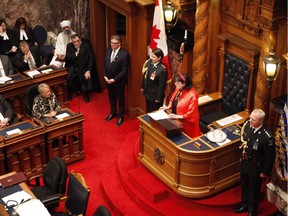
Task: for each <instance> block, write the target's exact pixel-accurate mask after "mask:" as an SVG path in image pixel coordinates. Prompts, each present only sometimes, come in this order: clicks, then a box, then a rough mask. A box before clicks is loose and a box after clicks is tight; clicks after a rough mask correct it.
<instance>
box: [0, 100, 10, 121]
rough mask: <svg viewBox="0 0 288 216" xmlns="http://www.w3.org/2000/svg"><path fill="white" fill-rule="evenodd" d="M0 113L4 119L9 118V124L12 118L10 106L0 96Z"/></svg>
mask: <svg viewBox="0 0 288 216" xmlns="http://www.w3.org/2000/svg"><path fill="white" fill-rule="evenodd" d="M0 112H1V114H2V115H3V117H4V118H9V119H10V120H9V122H10V121H11V120H12V118H13V110H12V108H11V106H10V104H9V103H8V102H7V101H6V99H5V98H4V97H3V96H2V95H0Z"/></svg>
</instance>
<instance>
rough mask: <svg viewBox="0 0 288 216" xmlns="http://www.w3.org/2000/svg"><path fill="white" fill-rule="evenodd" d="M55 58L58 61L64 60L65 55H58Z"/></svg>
mask: <svg viewBox="0 0 288 216" xmlns="http://www.w3.org/2000/svg"><path fill="white" fill-rule="evenodd" d="M57 58H58V59H60V60H64V59H65V55H62V54H59V55H57Z"/></svg>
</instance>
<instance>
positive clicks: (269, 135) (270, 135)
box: [264, 129, 273, 139]
mask: <svg viewBox="0 0 288 216" xmlns="http://www.w3.org/2000/svg"><path fill="white" fill-rule="evenodd" d="M264 133H265V134H266V135H267V137H268V139H270V138H272V137H273V136H272V134H271V133H270V132H269V131H267V130H266V129H264Z"/></svg>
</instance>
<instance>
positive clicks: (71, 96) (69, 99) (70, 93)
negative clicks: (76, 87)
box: [68, 92, 73, 101]
mask: <svg viewBox="0 0 288 216" xmlns="http://www.w3.org/2000/svg"><path fill="white" fill-rule="evenodd" d="M72 99H73V92H68V101H71V100H72Z"/></svg>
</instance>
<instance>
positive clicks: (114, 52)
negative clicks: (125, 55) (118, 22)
mask: <svg viewBox="0 0 288 216" xmlns="http://www.w3.org/2000/svg"><path fill="white" fill-rule="evenodd" d="M120 48H121V47H118V49H116V50H113V49H112V52H111V56H110V59H112V56H113V55H114V59H115V58H116V56H117V53H118V52H119V50H120ZM114 59H113V60H114Z"/></svg>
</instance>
